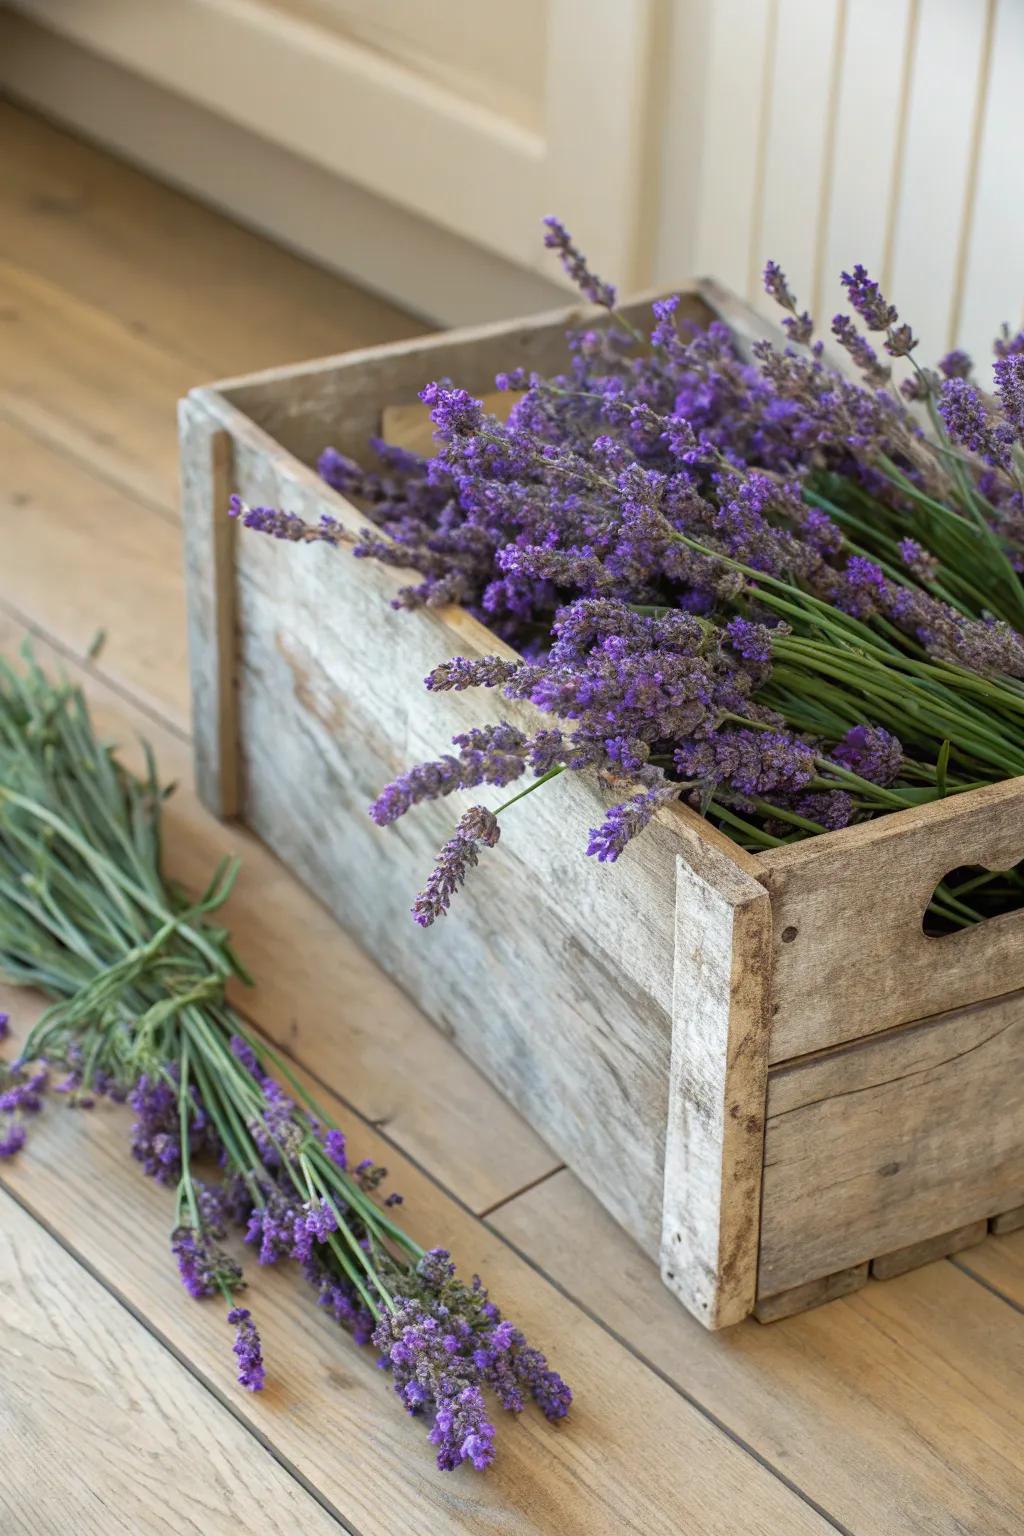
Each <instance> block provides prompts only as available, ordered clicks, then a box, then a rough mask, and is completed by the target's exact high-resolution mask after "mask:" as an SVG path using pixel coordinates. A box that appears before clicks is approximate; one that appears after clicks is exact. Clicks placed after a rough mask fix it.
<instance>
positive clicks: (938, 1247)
mask: <svg viewBox="0 0 1024 1536" xmlns="http://www.w3.org/2000/svg"><path fill="white" fill-rule="evenodd" d="M987 1233H988V1222H987V1221H985V1220H981V1221H972V1222H968V1224H967V1225H966V1226H963V1227H956V1228H955V1229H954V1230H953V1231H952V1232H939V1233H937V1234H936V1236H935V1237H929V1238H927V1239H926V1240H925V1241H924V1242H923V1243H910V1244H908V1246H907V1247H906V1248H896V1249H894V1250H893V1251H892V1253H882V1254H879V1256H878V1258H877V1259H872V1260H871V1278H872V1279H873V1280H892V1279H893V1278H894V1277H895V1276H896V1275H905V1274H906V1273H907V1271H908V1270H911V1269H919V1268H920V1266H921V1265H922V1264H932V1263H934V1261H935V1260H936V1259H945V1258H948V1257H949V1255H950V1254H951V1253H960V1252H962V1251H963V1250H964V1249H965V1248H973V1247H974V1246H975V1245H976V1244H977V1243H982V1242H984V1240H985V1237H986V1235H987Z"/></svg>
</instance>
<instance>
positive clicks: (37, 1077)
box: [0, 1013, 49, 1160]
mask: <svg viewBox="0 0 1024 1536" xmlns="http://www.w3.org/2000/svg"><path fill="white" fill-rule="evenodd" d="M9 1034H10V1018H9V1016H8V1015H7V1014H6V1013H0V1040H6V1039H7V1037H8V1036H9ZM48 1085H49V1071H48V1069H47V1066H46V1064H45V1062H22V1061H20V1060H18V1061H14V1062H6V1061H0V1160H2V1159H4V1158H8V1157H14V1156H15V1154H16V1153H18V1152H20V1151H21V1149H22V1147H23V1146H24V1145H25V1142H26V1140H27V1137H28V1131H27V1127H26V1124H25V1122H26V1120H27V1119H28V1118H29V1117H30V1116H32V1115H37V1114H38V1113H39V1111H40V1110H41V1109H42V1107H43V1095H44V1094H45V1092H46V1089H47V1087H48Z"/></svg>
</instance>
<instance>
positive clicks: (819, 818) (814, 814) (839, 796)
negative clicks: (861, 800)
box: [782, 789, 855, 832]
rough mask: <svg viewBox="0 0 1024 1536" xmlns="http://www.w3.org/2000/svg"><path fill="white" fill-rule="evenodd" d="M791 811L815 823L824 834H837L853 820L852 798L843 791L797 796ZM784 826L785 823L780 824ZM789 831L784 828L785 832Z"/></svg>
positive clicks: (816, 792) (787, 828)
mask: <svg viewBox="0 0 1024 1536" xmlns="http://www.w3.org/2000/svg"><path fill="white" fill-rule="evenodd" d="M793 809H794V810H795V811H796V812H797V813H798V814H799V815H800V816H806V817H807V819H808V821H816V822H817V823H818V825H819V826H820V827H824V829H825V831H826V832H838V831H840V830H841V829H842V828H843V827H847V826H849V824H850V822H851V820H852V819H853V812H854V809H855V807H854V801H853V796H852V795H850V794H848V793H847V792H846V790H845V789H831V790H817V791H812V792H811V793H810V794H806V795H799V796H798V797H797V799H796V801H795V802H794V805H793ZM782 825H783V826H785V823H782ZM789 830H791V829H790V828H789V827H786V831H789Z"/></svg>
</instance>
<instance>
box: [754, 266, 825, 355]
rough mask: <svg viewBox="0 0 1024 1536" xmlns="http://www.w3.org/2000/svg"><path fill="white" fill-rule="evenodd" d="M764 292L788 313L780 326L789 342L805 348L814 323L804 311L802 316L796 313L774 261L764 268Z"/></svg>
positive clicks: (790, 296) (780, 270)
mask: <svg viewBox="0 0 1024 1536" xmlns="http://www.w3.org/2000/svg"><path fill="white" fill-rule="evenodd" d="M764 291H765V293H766V294H767V295H768V297H769V298H772V299H774V300H775V302H776V304H779V305H781V307H782V308H783V309H785V310H788V311H789V313H788V314H787V315H786V318H785V319H784V320H783V322H782V324H783V326H784V327H785V330H786V334H787V335H788V337H789V339H790V341H792V342H794V343H796V345H797V346H807V345H808V344H809V343H810V340H811V337H812V336H813V335H814V321H813V320H812V319H811V317H810V315H809V314H808V313H807V311H806V310H804V312H803V314H799V313H798V312H797V304H796V299H795V298H794V296H793V294H792V293H791V292H790V288H789V284H788V283H787V282H786V274H785V272H783V270H782V268H781V267H780V266H779V264H778V262H776V261H769V262H768V263H767V264H766V266H765V269H764Z"/></svg>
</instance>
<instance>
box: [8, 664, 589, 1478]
mask: <svg viewBox="0 0 1024 1536" xmlns="http://www.w3.org/2000/svg"><path fill="white" fill-rule="evenodd" d="M164 794H165V792H164V790H163V789H162V788H161V786H160V784H159V782H158V779H157V776H156V769H155V765H154V764H153V761H152V759H151V758H149V759H148V769H147V773H146V775H145V777H144V778H142V779H137V778H135V777H134V776H133V775H131V774H129V773H128V772H127V771H126V770H125V769H124V768H123V767H121V765H120V764H119V763H118V762H117V760H116V758H115V757H114V756H113V754H112V752H111V750H110V749H109V748H107V747H105V746H103V745H102V744H101V743H100V742H99V741H97V739H96V737H95V734H94V732H93V728H92V724H91V722H90V719H89V715H88V711H87V708H86V705H85V702H84V700H83V698H82V695H81V693H80V692H79V691H78V690H77V689H74V688H72V687H70V686H68V685H67V684H64V683H59V684H52V683H51V682H50V681H49V680H48V679H47V678H46V677H45V675H44V674H43V673H42V672H41V671H40V669H39V668H38V667H37V666H35V665H34V664H33V663H31V661H30V662H29V665H28V667H27V669H26V670H25V672H24V673H17V672H15V671H13V670H12V669H10V668H7V667H6V666H3V667H0V970H2V971H3V972H4V973H5V974H6V975H7V976H9V977H10V978H11V979H12V980H13V981H15V982H17V983H21V984H24V985H28V986H37V987H40V988H41V989H42V990H44V991H45V992H47V993H48V994H49V995H50V996H51V997H53V998H54V999H55V1001H54V1003H53V1005H52V1006H51V1007H50V1008H49V1009H48V1011H47V1012H46V1013H45V1014H44V1015H43V1017H42V1018H41V1019H40V1021H39V1023H38V1024H37V1025H36V1026H35V1028H34V1029H33V1030H32V1031H31V1033H30V1034H29V1037H28V1039H27V1041H26V1042H25V1045H24V1047H23V1049H22V1051H21V1052H20V1054H19V1055H18V1057H17V1058H16V1059H15V1060H14V1061H13V1062H10V1063H7V1062H4V1063H0V1157H10V1156H13V1155H14V1154H15V1153H17V1152H18V1151H20V1150H21V1148H22V1146H23V1145H24V1142H25V1134H26V1124H27V1122H28V1120H29V1119H30V1118H31V1117H32V1116H33V1115H35V1114H36V1113H38V1111H39V1109H40V1108H41V1106H42V1099H43V1093H44V1090H45V1089H46V1087H47V1085H48V1083H51V1082H52V1078H53V1074H54V1073H57V1072H59V1073H60V1074H61V1077H60V1081H58V1082H56V1083H55V1084H54V1086H55V1087H56V1089H57V1090H58V1091H60V1092H62V1093H64V1094H66V1096H67V1098H68V1101H69V1102H70V1103H71V1104H73V1105H75V1106H77V1107H79V1108H82V1109H87V1108H89V1107H91V1106H92V1105H93V1104H94V1103H95V1101H96V1099H97V1097H99V1096H101V1095H102V1096H106V1097H109V1098H110V1099H111V1100H113V1101H114V1102H117V1103H121V1102H124V1101H127V1103H128V1104H129V1105H130V1107H131V1110H132V1111H133V1113H134V1119H133V1123H132V1125H131V1131H130V1152H131V1155H132V1156H133V1157H134V1158H135V1159H136V1161H137V1162H138V1163H139V1164H140V1166H141V1168H142V1170H143V1172H144V1173H146V1174H147V1175H149V1176H150V1177H151V1178H153V1179H154V1180H156V1182H157V1183H160V1184H162V1185H166V1186H168V1188H169V1189H171V1190H173V1191H174V1218H173V1224H172V1233H171V1250H172V1254H173V1257H174V1259H175V1261H176V1263H177V1266H178V1271H179V1273H180V1276H181V1280H182V1284H183V1285H184V1287H185V1289H186V1290H187V1291H188V1293H189V1294H190V1295H191V1296H192V1297H194V1298H196V1299H199V1300H202V1299H206V1298H218V1297H219V1298H220V1300H221V1302H222V1303H223V1304H224V1306H225V1308H226V1315H227V1322H228V1324H229V1325H230V1326H231V1327H232V1328H233V1329H234V1344H233V1351H234V1354H235V1357H236V1363H237V1375H238V1380H239V1383H240V1384H241V1385H242V1386H243V1387H245V1388H246V1389H248V1390H249V1391H253V1392H257V1391H260V1390H262V1388H263V1386H264V1383H265V1379H266V1367H265V1364H264V1360H263V1351H262V1346H261V1342H260V1336H259V1333H258V1331H257V1327H256V1322H255V1320H254V1318H253V1317H252V1315H251V1313H250V1311H249V1309H248V1308H247V1307H245V1306H244V1305H242V1304H241V1300H240V1297H241V1293H242V1291H243V1290H244V1287H245V1278H244V1274H243V1269H242V1265H241V1263H240V1262H239V1253H240V1251H241V1249H242V1247H243V1246H244V1245H248V1246H249V1247H250V1248H251V1249H252V1250H253V1252H254V1255H255V1259H256V1262H257V1263H259V1264H276V1263H284V1262H293V1263H295V1264H296V1265H297V1266H298V1268H299V1270H300V1271H301V1273H302V1275H303V1277H304V1279H305V1281H306V1283H307V1284H308V1285H309V1287H310V1288H311V1290H312V1292H313V1296H314V1299H315V1302H316V1304H317V1305H318V1306H320V1307H322V1308H324V1309H325V1311H327V1312H328V1314H329V1315H330V1316H331V1317H332V1318H334V1320H335V1321H336V1322H338V1323H339V1324H341V1326H342V1327H343V1328H345V1329H347V1330H348V1331H349V1332H350V1333H351V1334H352V1335H353V1337H354V1338H355V1340H356V1342H357V1343H360V1344H371V1343H372V1344H373V1345H374V1346H375V1347H376V1349H377V1351H378V1356H379V1359H378V1363H379V1365H380V1367H381V1369H382V1370H384V1371H385V1372H387V1373H388V1374H389V1375H390V1376H391V1379H392V1382H393V1385H394V1388H395V1391H396V1392H397V1394H398V1395H399V1397H400V1398H401V1400H402V1403H403V1405H404V1407H405V1408H406V1410H407V1411H408V1412H409V1413H410V1414H413V1415H415V1416H416V1417H418V1418H420V1419H422V1420H423V1421H424V1423H425V1425H426V1427H427V1435H428V1439H429V1440H430V1442H431V1444H432V1445H433V1446H434V1447H435V1448H436V1456H437V1463H438V1466H440V1467H441V1468H442V1469H445V1470H450V1469H452V1468H454V1467H457V1466H458V1465H460V1464H461V1463H462V1462H464V1461H466V1462H469V1463H471V1464H472V1465H473V1466H474V1467H477V1468H484V1467H487V1466H488V1465H489V1464H490V1463H491V1461H492V1460H493V1458H494V1438H495V1431H494V1425H493V1423H492V1422H491V1419H490V1416H489V1415H490V1409H489V1407H488V1402H487V1398H486V1396H485V1391H487V1390H489V1391H491V1392H492V1393H493V1394H494V1395H495V1396H496V1397H497V1400H498V1402H499V1403H500V1404H501V1405H502V1406H503V1407H504V1408H506V1409H508V1410H511V1411H513V1412H517V1413H518V1412H521V1411H522V1409H523V1407H524V1405H525V1404H526V1402H527V1401H528V1400H530V1399H532V1400H533V1401H534V1402H535V1403H537V1404H538V1405H539V1406H540V1408H541V1410H542V1411H543V1412H544V1413H545V1415H546V1416H547V1417H548V1418H549V1419H552V1420H555V1419H560V1418H562V1417H564V1416H565V1414H566V1413H567V1411H568V1408H569V1404H570V1402H571V1400H572V1395H571V1393H570V1391H569V1389H568V1387H566V1385H565V1383H564V1382H563V1381H562V1380H561V1378H560V1377H559V1376H558V1375H557V1374H556V1373H555V1372H553V1371H551V1370H550V1369H549V1367H548V1365H547V1362H546V1360H545V1359H544V1356H543V1355H541V1354H540V1352H539V1351H537V1350H535V1349H533V1348H532V1347H531V1346H530V1345H529V1344H528V1343H527V1341H526V1339H525V1338H524V1336H523V1334H522V1333H521V1332H520V1331H519V1330H518V1329H517V1328H516V1327H515V1326H514V1325H513V1324H512V1323H511V1322H509V1321H508V1320H506V1319H503V1318H502V1316H501V1313H500V1312H499V1310H498V1308H497V1307H496V1305H495V1304H494V1303H493V1302H492V1301H491V1300H490V1298H489V1297H488V1295H487V1292H486V1290H485V1289H484V1287H483V1286H482V1285H481V1283H480V1280H479V1279H478V1278H476V1277H474V1278H473V1279H472V1280H471V1281H470V1282H469V1283H464V1282H463V1281H461V1280H460V1279H459V1278H458V1277H457V1275H456V1273H455V1269H454V1266H453V1265H452V1264H451V1262H450V1260H449V1256H448V1254H447V1253H446V1252H445V1251H444V1250H443V1249H440V1248H435V1249H431V1250H429V1251H425V1250H424V1249H423V1248H422V1247H420V1245H419V1244H418V1243H417V1242H415V1240H414V1239H413V1238H412V1237H410V1236H409V1235H408V1233H406V1232H405V1231H404V1230H403V1228H402V1227H400V1226H399V1225H398V1223H397V1222H396V1221H395V1219H394V1217H393V1215H392V1212H393V1210H394V1208H395V1207H396V1206H397V1205H399V1204H401V1197H400V1196H399V1195H397V1194H393V1193H392V1194H389V1195H387V1196H386V1197H384V1198H381V1194H380V1188H381V1185H382V1183H383V1181H384V1179H385V1177H386V1170H385V1169H383V1168H381V1167H378V1166H376V1165H374V1164H373V1163H372V1162H371V1161H369V1160H364V1161H362V1162H358V1163H356V1164H355V1165H354V1166H352V1165H351V1164H350V1160H349V1156H348V1152H347V1148H346V1142H345V1137H344V1134H343V1133H342V1131H341V1130H340V1129H339V1128H338V1127H337V1126H335V1125H332V1124H331V1122H330V1121H329V1119H328V1118H327V1116H326V1115H325V1114H324V1112H323V1111H322V1110H321V1109H320V1108H319V1107H318V1106H317V1104H316V1102H315V1101H314V1100H313V1099H312V1098H311V1097H310V1095H309V1094H308V1093H307V1092H306V1090H305V1089H304V1087H303V1086H302V1084H301V1083H300V1082H299V1080H298V1079H297V1078H296V1077H295V1076H294V1074H293V1073H292V1072H291V1071H290V1069H289V1067H288V1065H287V1063H286V1062H285V1061H284V1060H283V1059H282V1058H281V1057H280V1056H278V1055H277V1053H276V1052H274V1051H272V1050H271V1049H270V1048H269V1047H268V1046H266V1045H265V1044H262V1043H261V1042H260V1041H259V1040H257V1039H256V1038H255V1037H254V1036H253V1035H252V1034H251V1032H250V1031H249V1030H247V1028H246V1027H245V1025H244V1024H243V1023H242V1021H241V1020H240V1019H239V1018H238V1016H237V1015H236V1014H235V1013H234V1012H233V1011H232V1010H231V1009H230V1008H229V1007H228V1006H227V1004H226V1002H225V998H224V987H225V983H226V981H227V980H228V978H229V977H231V976H239V977H241V978H242V979H243V980H245V979H247V978H246V973H245V971H244V968H243V967H242V965H241V964H240V963H239V961H238V959H237V957H236V956H235V955H234V952H233V950H232V948H231V944H230V940H229V938H228V935H227V933H226V932H225V931H224V930H223V929H222V928H219V927H218V926H216V924H215V923H214V922H213V921H212V914H213V913H214V912H215V911H216V909H217V908H218V907H219V906H220V905H221V904H222V902H223V901H224V900H225V898H226V897H227V895H228V893H229V891H230V889H231V885H232V883H233V881H234V878H235V876H236V873H237V865H236V863H235V862H234V861H226V862H225V863H224V864H223V865H222V866H221V867H220V868H218V870H217V871H216V872H215V874H214V876H213V879H212V880H211V882H210V885H209V887H208V889H207V890H206V891H205V892H204V893H203V895H202V897H201V898H200V899H199V900H198V901H196V902H191V901H189V900H188V899H187V898H186V897H184V896H183V895H182V894H181V893H179V892H177V891H175V890H173V889H172V888H170V887H169V886H168V885H167V883H166V881H165V880H164V878H163V875H162V873H161V865H160V810H161V805H162V801H163V798H164ZM477 835H478V836H479V837H480V838H482V839H485V838H486V835H487V829H486V826H481V828H480V829H479V830H478V833H477ZM7 1033H8V1021H7V1018H6V1016H0V1039H3V1038H4V1037H5V1036H6V1035H7ZM232 1232H235V1233H236V1234H237V1239H236V1241H235V1242H231V1241H230V1234H231V1233H232Z"/></svg>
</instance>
